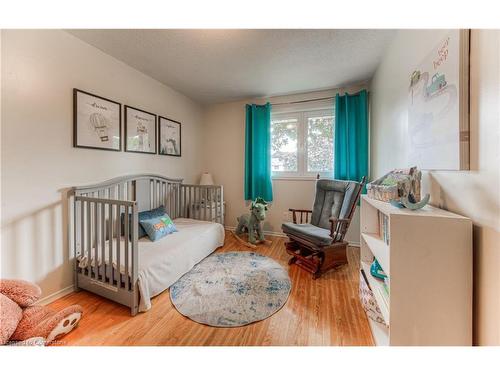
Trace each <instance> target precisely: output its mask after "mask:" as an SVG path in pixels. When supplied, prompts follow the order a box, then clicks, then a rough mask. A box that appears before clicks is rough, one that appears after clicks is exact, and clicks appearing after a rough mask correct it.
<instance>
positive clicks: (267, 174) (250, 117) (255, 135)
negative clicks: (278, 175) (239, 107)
mask: <svg viewBox="0 0 500 375" xmlns="http://www.w3.org/2000/svg"><path fill="white" fill-rule="evenodd" d="M257 197H261V198H263V199H264V200H266V201H267V202H271V201H272V200H273V186H272V183H271V104H270V103H267V104H265V105H256V104H247V105H246V128H245V200H254V199H255V198H257Z"/></svg>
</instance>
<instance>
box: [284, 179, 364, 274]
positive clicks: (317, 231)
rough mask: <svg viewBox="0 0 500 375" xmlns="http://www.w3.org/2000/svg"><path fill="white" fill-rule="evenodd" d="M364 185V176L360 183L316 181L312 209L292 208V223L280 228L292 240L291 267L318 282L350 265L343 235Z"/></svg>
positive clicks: (288, 251)
mask: <svg viewBox="0 0 500 375" xmlns="http://www.w3.org/2000/svg"><path fill="white" fill-rule="evenodd" d="M364 184H365V177H363V178H362V180H361V182H355V181H341V180H325V179H321V180H317V181H316V197H315V199H314V206H313V209H312V210H301V209H293V208H290V209H289V211H291V212H292V215H293V216H292V217H293V223H283V224H282V226H281V229H282V230H283V232H284V233H285V234H286V235H287V236H288V238H289V240H288V241H287V242H286V243H285V248H286V251H287V253H288V254H290V255H292V258H291V259H290V260H289V262H288V264H290V265H291V264H296V265H298V266H300V267H301V268H303V269H305V270H306V271H308V272H311V273H312V274H313V279H316V278H318V277H319V276H321V274H322V273H324V272H326V271H328V270H330V269H332V268H335V267H338V266H341V265H343V264H346V263H347V252H346V250H347V244H348V243H347V242H346V241H344V236H345V234H346V232H347V229H348V228H349V224H350V222H351V219H352V216H353V215H354V211H355V210H356V205H357V202H358V199H359V195H360V194H361V190H362V188H363V186H364ZM299 214H300V215H299ZM299 216H300V220H298V219H299ZM309 216H310V218H311V220H310V222H309ZM304 219H305V220H304Z"/></svg>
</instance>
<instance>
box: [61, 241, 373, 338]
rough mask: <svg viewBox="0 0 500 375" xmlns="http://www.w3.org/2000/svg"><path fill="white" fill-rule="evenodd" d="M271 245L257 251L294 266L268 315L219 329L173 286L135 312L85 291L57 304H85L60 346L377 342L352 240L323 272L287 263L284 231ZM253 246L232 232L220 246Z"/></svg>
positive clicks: (356, 249) (62, 305)
mask: <svg viewBox="0 0 500 375" xmlns="http://www.w3.org/2000/svg"><path fill="white" fill-rule="evenodd" d="M268 239H271V240H272V241H273V243H272V245H271V246H269V247H266V246H263V245H259V246H258V248H257V249H256V250H255V251H256V252H258V253H261V254H263V255H266V256H269V257H271V258H273V259H275V260H277V261H278V262H279V263H280V264H281V265H282V266H283V267H285V268H288V269H289V275H290V279H291V280H292V291H291V293H290V297H289V299H288V301H287V303H286V304H285V306H284V307H283V308H282V309H281V310H280V311H278V312H277V313H276V314H274V315H273V316H271V317H270V318H268V319H265V320H263V321H260V322H256V323H253V324H250V325H248V326H245V327H238V328H215V327H209V326H205V325H202V324H198V323H195V322H193V321H191V320H189V319H188V318H185V317H184V316H182V315H181V314H179V313H178V312H177V310H176V309H175V308H174V307H173V305H172V303H171V302H170V297H169V291H168V290H167V291H165V292H163V293H162V294H160V295H159V296H157V297H155V298H154V299H153V301H152V304H153V307H152V308H151V310H149V311H147V312H145V313H139V314H138V315H137V316H135V317H131V316H130V310H129V309H128V308H126V307H124V306H121V305H118V304H116V303H114V302H111V301H109V300H106V299H104V298H101V297H99V296H96V295H94V294H91V293H88V292H85V291H80V292H76V293H72V294H70V295H68V296H66V297H63V298H61V299H59V300H57V301H55V302H53V303H52V304H51V306H52V307H54V308H55V309H59V308H62V307H65V306H68V305H71V304H74V303H78V304H80V305H81V306H82V307H83V310H84V315H83V318H82V320H81V322H80V324H79V326H78V327H77V328H76V329H75V330H74V331H73V332H71V333H70V334H69V335H67V336H65V337H64V338H62V342H61V343H60V344H61V345H248V346H253V345H373V341H372V336H371V333H370V328H369V326H368V321H367V318H366V315H365V313H364V311H363V309H362V307H361V305H360V303H359V300H358V268H357V264H359V248H356V247H349V249H348V260H349V264H348V265H346V266H342V267H340V268H339V269H336V270H331V271H329V272H328V273H326V274H325V275H323V276H322V277H321V278H320V279H317V280H312V278H311V275H310V274H309V273H307V272H305V271H304V270H302V269H300V268H299V267H297V266H290V267H289V266H288V264H287V261H288V258H289V256H288V254H286V252H285V249H284V245H283V242H284V240H285V239H284V238H280V237H268ZM234 250H245V251H248V250H249V249H247V248H245V247H244V246H242V245H241V244H240V243H238V242H237V241H236V240H235V238H234V237H233V236H232V235H231V234H230V233H229V232H226V242H225V245H224V247H223V248H221V249H219V250H217V251H234Z"/></svg>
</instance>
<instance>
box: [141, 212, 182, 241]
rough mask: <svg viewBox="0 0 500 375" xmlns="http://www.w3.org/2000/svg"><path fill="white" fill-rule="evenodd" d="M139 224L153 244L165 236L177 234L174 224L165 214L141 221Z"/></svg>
mask: <svg viewBox="0 0 500 375" xmlns="http://www.w3.org/2000/svg"><path fill="white" fill-rule="evenodd" d="M140 223H141V226H142V227H143V228H144V230H145V231H146V233H147V234H148V236H149V239H150V240H151V241H153V242H154V241H158V240H159V239H160V238H163V237H165V236H166V235H167V234H170V233H173V232H177V228H176V227H175V225H174V222H173V221H172V219H171V218H170V217H169V216H168V215H167V214H165V215H162V216H159V217H155V218H152V219H146V220H141V221H140Z"/></svg>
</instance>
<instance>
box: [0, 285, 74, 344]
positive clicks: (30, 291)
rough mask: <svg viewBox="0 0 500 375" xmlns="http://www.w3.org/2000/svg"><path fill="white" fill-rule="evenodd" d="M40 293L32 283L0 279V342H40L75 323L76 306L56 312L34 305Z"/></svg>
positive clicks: (56, 337) (62, 333)
mask: <svg viewBox="0 0 500 375" xmlns="http://www.w3.org/2000/svg"><path fill="white" fill-rule="evenodd" d="M41 294H42V291H41V290H40V288H39V287H38V285H36V284H33V283H30V282H27V281H22V280H0V345H4V344H6V343H9V344H11V343H14V344H17V345H19V344H21V345H44V344H48V343H50V342H52V341H54V340H56V339H59V338H61V337H62V336H64V335H65V334H67V333H69V332H70V331H71V330H72V329H73V328H75V327H76V325H77V324H78V322H79V321H80V319H81V317H82V313H83V312H82V308H81V307H80V306H78V305H72V306H69V307H66V308H65V309H63V310H61V311H58V312H56V311H54V310H52V309H50V308H49V307H46V306H38V305H34V303H35V302H36V301H38V299H39V298H40V296H41ZM15 342H17V343H15Z"/></svg>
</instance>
